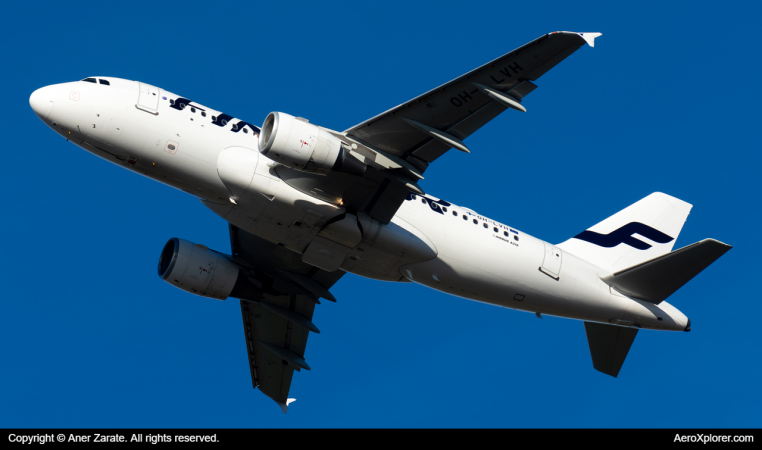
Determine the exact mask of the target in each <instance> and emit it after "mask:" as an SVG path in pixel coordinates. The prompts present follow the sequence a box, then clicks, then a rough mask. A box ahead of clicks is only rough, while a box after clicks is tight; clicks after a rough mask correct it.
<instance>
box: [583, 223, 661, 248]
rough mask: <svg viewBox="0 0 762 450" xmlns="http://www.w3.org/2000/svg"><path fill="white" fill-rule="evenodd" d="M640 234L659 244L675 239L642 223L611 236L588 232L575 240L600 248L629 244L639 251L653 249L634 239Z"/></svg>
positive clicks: (629, 226)
mask: <svg viewBox="0 0 762 450" xmlns="http://www.w3.org/2000/svg"><path fill="white" fill-rule="evenodd" d="M636 233H637V234H639V235H641V236H643V237H646V238H648V239H650V240H652V241H654V242H658V243H659V244H666V243H667V242H672V241H673V240H674V239H675V238H673V237H670V236H668V235H666V234H664V233H662V232H661V231H659V230H657V229H656V228H651V227H649V226H648V225H646V224H643V223H640V222H630V223H628V224H627V225H624V226H622V227H619V228H618V229H616V230H614V231H612V232H611V233H609V234H598V233H596V232H595V231H590V230H586V231H583V232H582V233H580V234H578V235H576V236H574V239H580V240H582V241H587V242H589V243H591V244H595V245H597V246H599V247H606V248H611V247H616V246H617V245H619V244H627V245H629V246H630V247H633V248H637V249H638V250H647V249H649V248H651V245H650V244H647V243H645V242H643V241H641V240H640V239H636V238H634V237H632V235H633V234H636Z"/></svg>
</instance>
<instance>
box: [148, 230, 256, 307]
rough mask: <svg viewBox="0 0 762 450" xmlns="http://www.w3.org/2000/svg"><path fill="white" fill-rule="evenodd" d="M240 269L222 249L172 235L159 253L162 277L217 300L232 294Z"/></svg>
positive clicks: (182, 287)
mask: <svg viewBox="0 0 762 450" xmlns="http://www.w3.org/2000/svg"><path fill="white" fill-rule="evenodd" d="M240 272H241V270H240V268H239V267H238V265H236V264H235V263H233V262H231V261H230V260H229V259H227V258H225V257H224V256H222V255H220V254H219V253H216V252H213V251H211V250H209V249H208V248H207V247H205V246H203V245H201V244H193V242H190V241H186V240H184V239H178V238H172V239H170V240H169V241H168V242H167V244H166V245H165V246H164V250H162V252H161V256H160V257H159V276H160V277H161V279H162V280H164V281H166V282H167V283H169V284H171V285H172V286H175V287H178V288H180V289H182V290H184V291H187V292H190V293H193V294H196V295H201V296H203V297H210V298H216V299H218V300H225V299H226V298H228V297H229V296H230V295H231V293H232V292H233V288H234V287H235V286H236V282H237V281H238V279H239V278H240V275H241V273H240ZM243 281H245V280H243ZM238 284H241V283H240V282H239V283H238Z"/></svg>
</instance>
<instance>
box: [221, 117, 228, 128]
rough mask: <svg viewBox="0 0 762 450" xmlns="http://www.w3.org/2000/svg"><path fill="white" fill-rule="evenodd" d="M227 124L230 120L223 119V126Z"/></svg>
mask: <svg viewBox="0 0 762 450" xmlns="http://www.w3.org/2000/svg"><path fill="white" fill-rule="evenodd" d="M227 124H228V121H227V120H225V119H222V126H223V127H224V126H225V125H227Z"/></svg>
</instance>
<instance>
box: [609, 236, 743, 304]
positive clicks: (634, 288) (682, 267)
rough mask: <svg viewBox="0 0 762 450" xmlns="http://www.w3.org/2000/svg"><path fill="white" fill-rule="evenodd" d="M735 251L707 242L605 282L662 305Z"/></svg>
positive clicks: (632, 269) (710, 241)
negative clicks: (726, 253)
mask: <svg viewBox="0 0 762 450" xmlns="http://www.w3.org/2000/svg"><path fill="white" fill-rule="evenodd" d="M731 248H732V247H731V246H729V245H727V244H723V243H722V242H719V241H715V240H714V239H705V240H703V241H700V242H696V243H695V244H691V245H689V246H687V247H683V248H681V249H679V250H675V251H673V252H671V253H667V254H666V255H662V256H659V257H657V258H654V259H652V260H650V261H646V262H644V263H641V264H637V265H635V266H633V267H630V268H627V269H624V270H621V271H619V272H616V273H613V274H611V275H607V276H605V277H603V278H601V279H602V280H603V282H604V283H606V284H608V285H609V286H611V287H613V288H614V289H616V290H617V291H619V292H621V293H623V294H625V295H628V296H630V297H634V298H637V299H640V300H643V301H646V302H651V303H655V304H657V305H658V304H659V303H661V302H662V301H663V300H664V299H666V298H667V297H669V296H670V295H672V294H673V293H674V292H675V291H676V290H678V289H680V288H681V287H682V286H683V285H684V284H685V283H687V282H689V281H690V280H691V279H692V278H693V277H695V276H696V275H698V274H699V273H700V272H701V271H702V270H704V269H706V268H707V267H708V266H709V265H710V264H712V263H713V262H715V261H716V260H717V259H718V258H719V257H720V256H722V255H724V254H725V252H727V251H728V250H730V249H731Z"/></svg>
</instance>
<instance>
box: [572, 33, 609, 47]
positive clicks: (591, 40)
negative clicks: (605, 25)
mask: <svg viewBox="0 0 762 450" xmlns="http://www.w3.org/2000/svg"><path fill="white" fill-rule="evenodd" d="M577 34H579V35H580V37H581V38H582V39H584V40H585V42H587V45H589V46H590V47H595V38H597V37H598V36H600V35H602V34H603V33H577Z"/></svg>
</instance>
